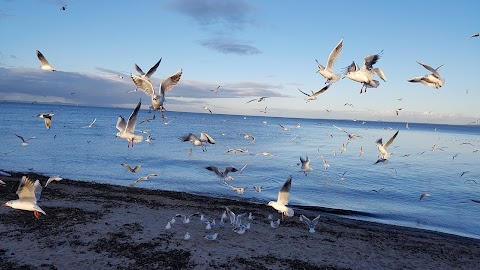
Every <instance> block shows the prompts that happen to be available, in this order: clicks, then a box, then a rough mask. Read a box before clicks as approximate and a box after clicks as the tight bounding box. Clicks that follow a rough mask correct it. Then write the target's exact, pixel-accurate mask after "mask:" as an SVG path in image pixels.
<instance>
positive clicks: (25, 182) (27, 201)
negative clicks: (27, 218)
mask: <svg viewBox="0 0 480 270" xmlns="http://www.w3.org/2000/svg"><path fill="white" fill-rule="evenodd" d="M41 194H42V185H41V184H40V181H38V180H36V181H33V180H32V179H30V178H28V177H26V176H23V177H22V180H21V181H20V185H19V186H18V189H17V195H18V200H12V201H8V202H6V203H5V204H4V206H10V207H12V208H14V209H20V210H27V211H33V215H34V216H35V217H36V218H37V219H38V218H39V217H40V213H42V214H44V215H46V214H45V211H43V210H42V208H40V206H38V205H37V201H39V200H40V195H41Z"/></svg>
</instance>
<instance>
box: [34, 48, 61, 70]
mask: <svg viewBox="0 0 480 270" xmlns="http://www.w3.org/2000/svg"><path fill="white" fill-rule="evenodd" d="M37 57H38V60H40V62H41V63H42V65H41V66H40V68H41V69H43V70H50V71H57V70H56V69H55V68H54V67H52V66H51V65H50V64H49V63H48V61H47V58H45V56H43V54H42V53H41V52H40V51H39V50H37Z"/></svg>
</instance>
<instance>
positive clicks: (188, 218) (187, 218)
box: [175, 212, 200, 224]
mask: <svg viewBox="0 0 480 270" xmlns="http://www.w3.org/2000/svg"><path fill="white" fill-rule="evenodd" d="M199 215H200V212H196V213H193V214H191V215H189V216H186V215H184V214H176V215H175V217H179V218H182V223H183V224H187V223H190V219H191V218H192V217H194V216H199Z"/></svg>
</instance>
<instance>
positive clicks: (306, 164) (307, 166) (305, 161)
mask: <svg viewBox="0 0 480 270" xmlns="http://www.w3.org/2000/svg"><path fill="white" fill-rule="evenodd" d="M300 162H301V163H302V166H301V168H300V171H301V172H303V173H304V174H305V176H306V175H307V172H311V171H313V169H312V168H310V159H309V158H308V156H306V158H303V157H300Z"/></svg>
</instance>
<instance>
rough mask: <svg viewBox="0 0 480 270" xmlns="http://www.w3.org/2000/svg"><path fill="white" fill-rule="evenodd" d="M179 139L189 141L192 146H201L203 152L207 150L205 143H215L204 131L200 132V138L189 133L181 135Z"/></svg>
mask: <svg viewBox="0 0 480 270" xmlns="http://www.w3.org/2000/svg"><path fill="white" fill-rule="evenodd" d="M180 140H182V142H191V143H192V144H193V145H194V146H201V147H202V151H203V152H205V151H207V145H209V144H215V140H214V139H213V138H212V137H210V135H208V134H207V133H205V132H202V133H200V139H199V138H198V137H197V136H195V135H194V134H193V133H189V134H188V135H185V136H183V137H181V138H180Z"/></svg>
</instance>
